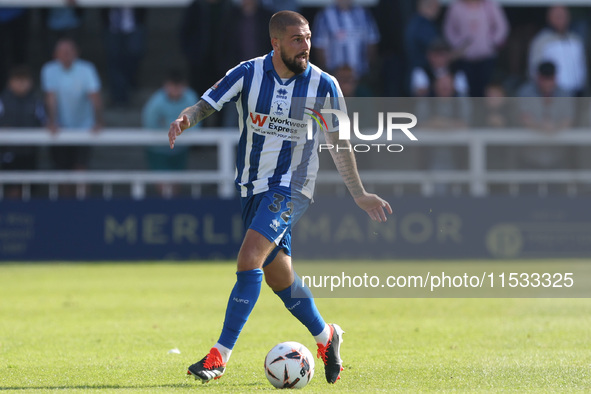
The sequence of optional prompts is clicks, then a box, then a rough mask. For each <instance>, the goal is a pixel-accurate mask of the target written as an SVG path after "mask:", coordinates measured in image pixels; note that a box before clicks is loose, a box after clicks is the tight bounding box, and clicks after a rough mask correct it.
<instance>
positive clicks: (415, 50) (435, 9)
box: [404, 0, 441, 70]
mask: <svg viewBox="0 0 591 394" xmlns="http://www.w3.org/2000/svg"><path fill="white" fill-rule="evenodd" d="M439 10H440V6H439V0H418V3H417V13H416V14H415V15H414V16H413V17H412V18H411V20H410V21H409V22H408V25H407V26H406V30H405V32H404V47H405V50H406V56H407V62H408V69H409V70H414V69H415V68H417V67H421V68H425V67H427V66H428V60H427V51H428V49H429V47H430V45H431V43H432V42H433V41H435V40H436V39H437V38H439V37H440V36H441V35H440V33H439V29H438V28H437V25H436V24H435V20H436V19H437V16H438V15H439Z"/></svg>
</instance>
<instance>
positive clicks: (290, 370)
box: [265, 342, 314, 389]
mask: <svg viewBox="0 0 591 394" xmlns="http://www.w3.org/2000/svg"><path fill="white" fill-rule="evenodd" d="M265 375H267V379H269V382H271V384H272V385H273V386H275V387H277V388H278V389H294V388H298V389H301V388H302V387H305V386H306V385H307V384H308V383H309V382H310V380H312V377H313V376H314V357H313V356H312V353H310V351H309V350H308V348H306V347H305V346H304V345H302V344H301V343H297V342H282V343H280V344H278V345H276V346H275V347H274V348H273V349H271V350H270V351H269V353H267V357H265Z"/></svg>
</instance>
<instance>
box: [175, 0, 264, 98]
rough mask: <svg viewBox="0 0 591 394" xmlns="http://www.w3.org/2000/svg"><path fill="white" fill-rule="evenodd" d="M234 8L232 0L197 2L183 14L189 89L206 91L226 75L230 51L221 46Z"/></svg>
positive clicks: (183, 35) (184, 52) (182, 28)
mask: <svg viewBox="0 0 591 394" xmlns="http://www.w3.org/2000/svg"><path fill="white" fill-rule="evenodd" d="M230 7H231V2H230V1H229V0H193V2H192V3H191V4H190V5H189V6H188V7H187V8H186V9H185V11H184V12H183V19H182V21H181V28H180V41H181V50H182V53H183V55H184V56H185V58H186V59H187V65H188V69H189V86H190V87H191V88H192V89H193V90H194V91H196V92H200V93H203V92H206V91H207V90H208V89H209V88H210V87H211V86H213V84H214V83H215V82H216V81H218V80H219V79H220V78H222V77H223V76H224V73H225V71H226V69H225V68H224V67H223V65H222V60H223V56H224V55H225V54H226V52H225V50H224V48H223V47H222V45H221V43H222V37H223V35H224V34H223V33H224V30H225V29H226V28H228V26H225V25H224V23H223V22H224V21H225V20H226V19H227V15H228V13H229V12H230ZM266 41H268V38H267V39H266Z"/></svg>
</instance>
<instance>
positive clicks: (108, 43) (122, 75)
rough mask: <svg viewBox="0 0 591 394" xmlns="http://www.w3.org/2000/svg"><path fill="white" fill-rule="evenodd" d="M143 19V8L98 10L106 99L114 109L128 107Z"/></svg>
mask: <svg viewBox="0 0 591 394" xmlns="http://www.w3.org/2000/svg"><path fill="white" fill-rule="evenodd" d="M145 18H146V9H145V8H133V7H113V8H107V9H103V11H102V19H103V27H104V31H105V33H104V34H105V49H106V52H107V69H108V78H109V96H110V99H111V103H112V104H113V105H114V106H120V105H123V106H125V105H127V104H129V101H130V97H131V92H132V90H133V88H135V87H136V86H137V75H138V70H139V65H140V60H141V58H142V56H143V54H144V47H145V29H144V21H145Z"/></svg>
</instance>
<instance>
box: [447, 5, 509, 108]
mask: <svg viewBox="0 0 591 394" xmlns="http://www.w3.org/2000/svg"><path fill="white" fill-rule="evenodd" d="M444 32H445V37H446V39H447V40H448V42H449V43H450V44H451V45H452V47H453V48H454V49H455V50H457V51H459V52H460V53H461V54H462V55H461V68H462V69H463V70H464V72H465V73H466V77H467V78H468V84H469V85H470V96H472V97H483V96H484V88H485V87H486V85H488V83H489V82H490V80H491V77H492V75H493V71H494V67H495V62H496V57H497V51H498V49H499V48H500V47H501V46H502V45H503V44H504V42H505V39H506V38H507V35H508V33H509V25H508V23H507V18H506V16H505V13H504V12H503V10H502V8H501V7H500V6H499V5H498V4H497V2H496V1H493V0H455V1H454V2H453V3H452V4H451V5H450V6H449V9H448V11H447V14H446V15H445V21H444Z"/></svg>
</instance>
